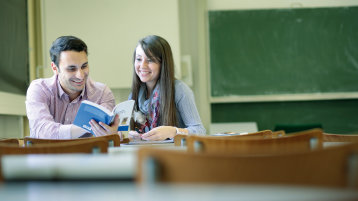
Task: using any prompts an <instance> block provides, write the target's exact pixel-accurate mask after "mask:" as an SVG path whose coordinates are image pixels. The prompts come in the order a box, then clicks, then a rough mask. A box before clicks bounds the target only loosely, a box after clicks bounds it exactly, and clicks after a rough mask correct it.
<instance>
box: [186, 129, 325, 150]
mask: <svg viewBox="0 0 358 201" xmlns="http://www.w3.org/2000/svg"><path fill="white" fill-rule="evenodd" d="M322 144H323V142H322V130H321V129H312V130H308V131H302V132H298V133H294V134H291V135H286V136H284V137H280V138H261V139H260V138H239V137H237V138H234V137H215V138H214V137H201V136H190V137H188V138H187V149H188V152H196V153H198V152H201V153H202V152H204V153H245V154H275V153H285V152H290V153H292V152H300V151H308V150H314V149H321V148H322Z"/></svg>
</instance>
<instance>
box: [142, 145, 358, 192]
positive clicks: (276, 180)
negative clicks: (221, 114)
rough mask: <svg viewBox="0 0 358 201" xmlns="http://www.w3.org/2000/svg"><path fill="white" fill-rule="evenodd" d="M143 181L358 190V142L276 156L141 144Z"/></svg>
mask: <svg viewBox="0 0 358 201" xmlns="http://www.w3.org/2000/svg"><path fill="white" fill-rule="evenodd" d="M136 179H137V182H139V183H141V184H151V183H153V182H167V183H216V184H220V183H235V184H266V185H271V184H274V185H303V186H322V187H342V188H355V189H358V143H354V144H346V145H343V146H337V147H331V148H327V149H320V150H315V151H306V152H300V153H291V154H276V155H255V156H252V155H245V154H241V155H237V154H236V155H231V154H222V153H215V154H207V153H204V154H194V153H187V152H181V151H177V150H166V151H163V150H162V149H158V148H150V147H147V148H141V149H140V150H139V151H138V165H137V178H136Z"/></svg>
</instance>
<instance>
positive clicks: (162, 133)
mask: <svg viewBox="0 0 358 201" xmlns="http://www.w3.org/2000/svg"><path fill="white" fill-rule="evenodd" d="M176 133H177V131H176V129H175V127H172V126H159V127H156V128H153V129H152V130H150V131H149V132H147V133H144V134H143V135H142V139H143V140H165V139H167V138H173V137H174V136H175V135H176Z"/></svg>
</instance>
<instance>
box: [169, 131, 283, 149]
mask: <svg viewBox="0 0 358 201" xmlns="http://www.w3.org/2000/svg"><path fill="white" fill-rule="evenodd" d="M190 136H191V135H190ZM281 136H284V133H283V132H282V131H280V132H276V133H273V132H272V131H271V130H262V131H258V132H254V133H248V134H241V135H227V136H210V135H206V136H200V137H205V138H215V139H220V138H225V139H231V138H234V139H235V138H239V139H253V138H257V139H262V138H276V137H281ZM187 137H188V135H176V136H175V137H174V145H175V146H182V145H184V146H186V138H187Z"/></svg>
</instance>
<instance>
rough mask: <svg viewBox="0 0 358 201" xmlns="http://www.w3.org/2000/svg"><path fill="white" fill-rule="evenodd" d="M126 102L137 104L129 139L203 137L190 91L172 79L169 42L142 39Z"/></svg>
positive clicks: (172, 68)
mask: <svg viewBox="0 0 358 201" xmlns="http://www.w3.org/2000/svg"><path fill="white" fill-rule="evenodd" d="M133 64H134V73H133V82H132V92H131V94H130V95H129V99H133V100H135V101H136V104H135V110H136V112H135V115H134V117H135V118H134V120H135V123H134V125H135V126H134V127H135V130H133V131H130V132H129V138H132V139H133V138H141V139H143V140H165V139H167V138H173V137H174V136H175V135H176V134H184V135H188V134H205V132H206V131H205V128H204V127H203V125H202V123H201V120H200V116H199V113H198V110H197V108H196V106H195V101H194V95H193V92H192V91H191V89H190V88H189V87H188V86H187V85H186V84H185V83H183V82H182V81H180V80H176V79H175V78H174V60H173V55H172V51H171V48H170V45H169V43H168V42H167V41H166V40H165V39H163V38H162V37H160V36H155V35H151V36H147V37H145V38H143V39H141V40H140V41H139V43H138V45H137V47H136V49H135V51H134V56H133Z"/></svg>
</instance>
